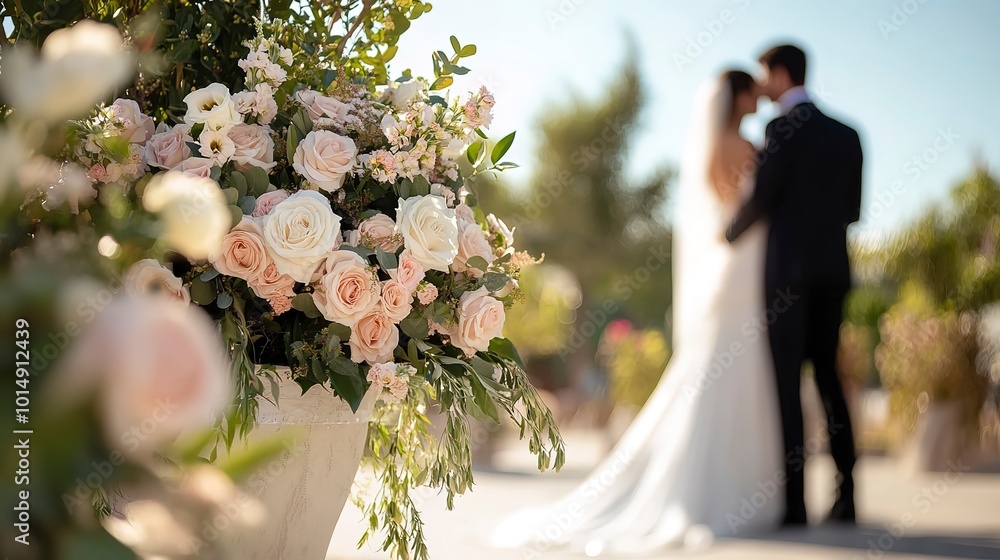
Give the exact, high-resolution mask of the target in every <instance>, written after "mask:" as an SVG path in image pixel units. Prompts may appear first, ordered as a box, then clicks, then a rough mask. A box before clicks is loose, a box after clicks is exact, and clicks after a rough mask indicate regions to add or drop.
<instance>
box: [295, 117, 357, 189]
mask: <svg viewBox="0 0 1000 560" xmlns="http://www.w3.org/2000/svg"><path fill="white" fill-rule="evenodd" d="M357 155H358V148H357V147H356V146H355V145H354V140H351V139H350V138H348V137H346V136H341V135H339V134H337V133H335V132H330V131H329V130H314V131H312V132H310V133H309V134H307V135H306V137H305V138H304V139H302V141H301V142H299V145H298V147H297V148H296V149H295V155H294V156H293V157H292V167H293V168H294V169H295V172H296V173H298V174H299V175H301V176H302V177H304V178H305V180H306V181H308V182H309V184H310V185H311V186H313V187H315V188H317V189H320V190H324V191H327V192H335V191H337V190H338V189H340V187H342V186H343V185H344V179H345V178H346V177H347V174H348V173H350V171H351V169H353V168H354V163H355V160H356V159H357Z"/></svg>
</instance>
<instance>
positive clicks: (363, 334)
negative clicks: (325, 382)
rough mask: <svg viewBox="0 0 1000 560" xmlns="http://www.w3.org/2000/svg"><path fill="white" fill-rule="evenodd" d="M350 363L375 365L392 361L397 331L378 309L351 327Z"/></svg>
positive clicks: (397, 340) (397, 339)
mask: <svg viewBox="0 0 1000 560" xmlns="http://www.w3.org/2000/svg"><path fill="white" fill-rule="evenodd" d="M349 342H350V346H351V361H353V362H355V363H361V362H368V363H370V364H375V363H378V362H386V361H389V360H391V359H392V351H393V350H395V348H396V345H397V344H399V329H397V328H396V325H394V324H393V322H392V319H390V318H389V317H388V316H387V315H386V314H385V312H383V311H382V309H381V308H380V307H376V308H375V309H373V310H372V311H370V312H369V313H368V314H367V315H364V316H363V317H361V318H360V319H358V322H357V323H356V324H355V325H354V326H353V327H351V339H350V341H349Z"/></svg>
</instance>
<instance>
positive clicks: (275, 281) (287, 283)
mask: <svg viewBox="0 0 1000 560" xmlns="http://www.w3.org/2000/svg"><path fill="white" fill-rule="evenodd" d="M247 283H248V284H249V285H250V289H252V290H253V293H255V294H257V296H258V297H262V298H264V299H266V300H268V301H269V302H270V301H271V300H272V299H280V298H285V299H290V298H292V297H294V296H295V290H294V288H295V280H293V279H292V277H291V276H289V275H287V274H282V273H281V272H279V271H278V267H277V266H276V265H275V264H274V263H273V262H271V261H270V260H268V263H267V266H265V267H264V270H263V271H261V273H260V274H258V275H257V276H255V277H254V278H253V279H251V280H250V281H248V282H247ZM271 306H272V307H274V303H273V302H271ZM275 311H277V310H275Z"/></svg>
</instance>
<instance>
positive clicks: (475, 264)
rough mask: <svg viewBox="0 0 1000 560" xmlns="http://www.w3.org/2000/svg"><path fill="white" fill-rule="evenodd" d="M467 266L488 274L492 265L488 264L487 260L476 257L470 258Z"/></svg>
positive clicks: (466, 263)
mask: <svg viewBox="0 0 1000 560" xmlns="http://www.w3.org/2000/svg"><path fill="white" fill-rule="evenodd" d="M465 266H467V267H469V268H475V269H476V270H481V271H483V272H486V269H488V268H489V267H490V263H488V262H486V259H484V258H483V257H480V256H479V255H476V256H474V257H470V258H469V260H468V261H466V262H465Z"/></svg>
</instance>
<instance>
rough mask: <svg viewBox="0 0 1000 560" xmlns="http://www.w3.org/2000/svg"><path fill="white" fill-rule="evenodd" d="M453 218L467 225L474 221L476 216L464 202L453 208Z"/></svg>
mask: <svg viewBox="0 0 1000 560" xmlns="http://www.w3.org/2000/svg"><path fill="white" fill-rule="evenodd" d="M455 217H456V218H458V219H459V220H465V221H466V222H469V223H473V222H475V221H476V215H475V213H473V212H472V208H469V206H468V205H467V204H465V203H464V202H463V203H462V204H459V205H458V206H456V207H455Z"/></svg>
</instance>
